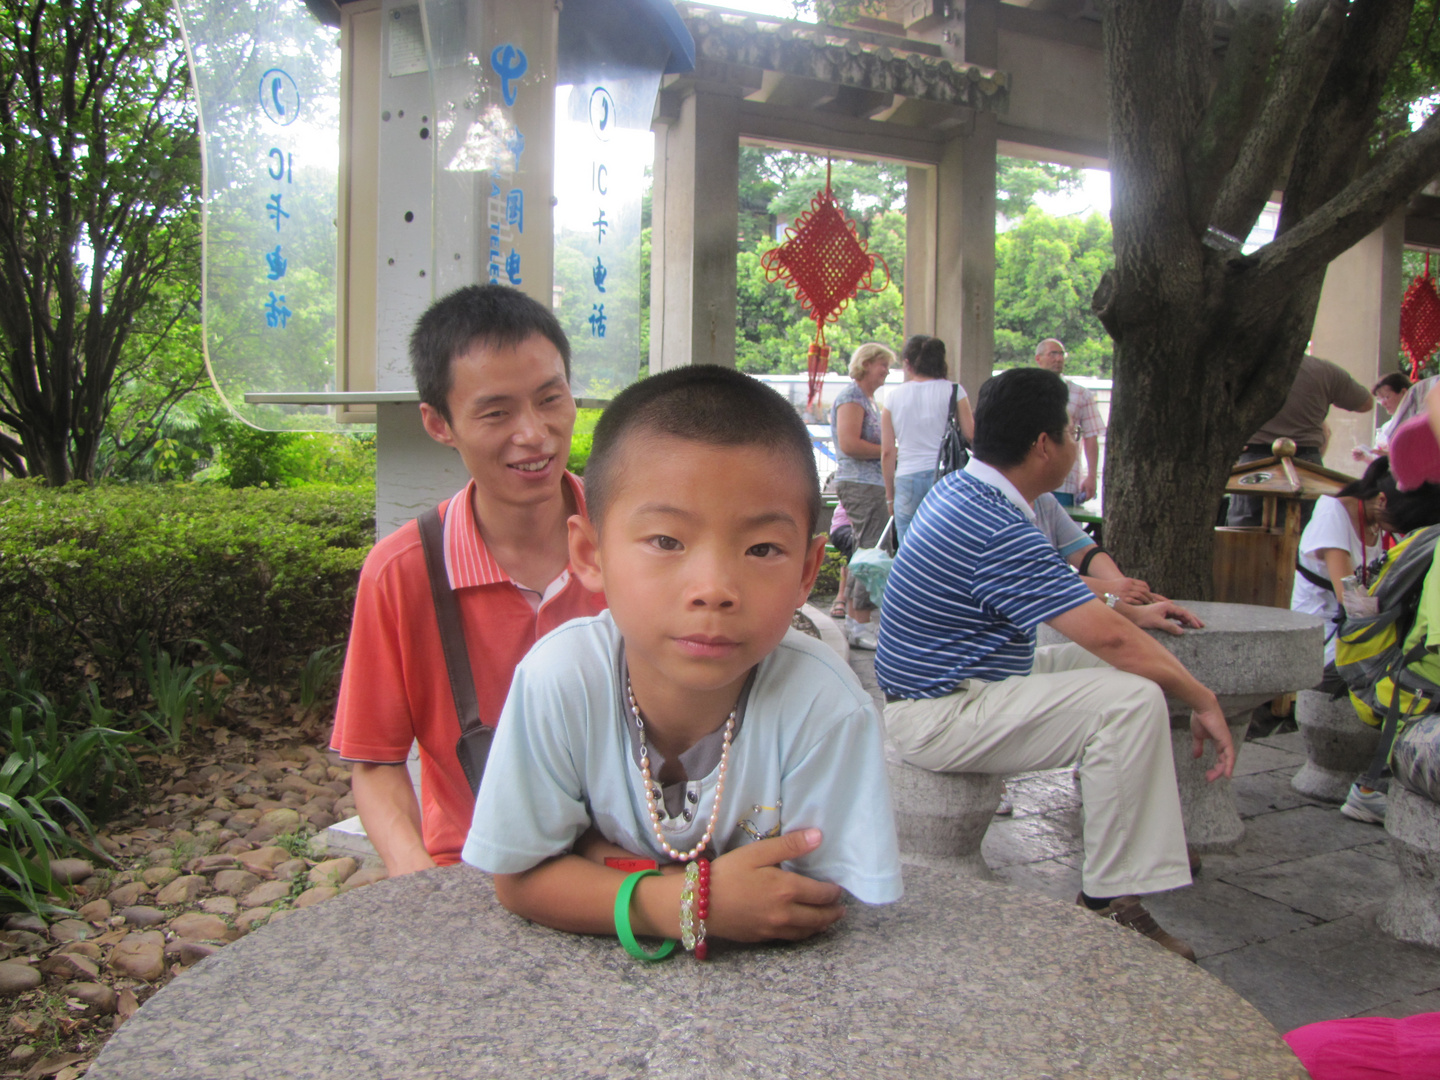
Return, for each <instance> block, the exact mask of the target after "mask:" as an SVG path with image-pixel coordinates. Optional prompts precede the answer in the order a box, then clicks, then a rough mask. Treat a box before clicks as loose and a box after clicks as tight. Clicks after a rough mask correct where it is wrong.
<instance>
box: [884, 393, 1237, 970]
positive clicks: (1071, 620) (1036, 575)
mask: <svg viewBox="0 0 1440 1080" xmlns="http://www.w3.org/2000/svg"><path fill="white" fill-rule="evenodd" d="M1069 400H1070V394H1069V391H1068V389H1067V388H1066V386H1065V382H1064V380H1063V379H1061V378H1060V377H1059V376H1058V375H1056V374H1054V373H1053V372H1049V371H1045V370H1042V369H1040V368H1017V369H1015V370H1012V371H1006V372H1002V373H1001V374H1000V375H997V376H995V377H994V378H992V379H990V380H988V381H987V382H986V383H985V385H984V386H982V387H981V388H980V394H979V398H978V400H977V403H976V408H975V440H974V447H973V450H972V455H971V458H970V464H969V465H967V466H966V468H965V470H964V471H963V472H957V473H952V474H950V475H949V476H947V477H945V478H944V479H943V480H941V481H940V482H939V483H938V484H936V485H935V487H934V488H933V489H932V490H931V491H930V494H929V495H927V496H926V497H925V501H924V502H923V503H922V504H921V505H920V509H919V511H918V512H917V513H916V515H915V517H914V519H913V520H912V521H911V523H910V529H909V531H908V532H907V533H906V534H905V543H904V545H902V547H901V549H900V553H899V554H898V555H897V556H896V558H895V563H894V566H893V567H892V568H891V571H890V579H889V582H888V584H887V585H886V587H885V607H884V616H883V618H882V619H881V623H880V648H879V651H878V652H877V653H876V657H875V673H876V675H877V676H878V677H879V680H880V686H881V688H882V689H883V690H884V691H885V697H886V702H887V704H886V706H885V727H886V731H887V733H888V735H889V737H890V738H892V739H894V740H895V743H896V744H897V746H898V747H899V749H900V753H901V756H902V757H903V758H904V760H905V761H907V762H909V763H910V764H911V765H915V766H918V767H919V768H922V769H930V770H933V771H935V772H979V773H995V774H1009V773H1020V772H1027V771H1029V770H1032V769H1053V768H1060V767H1063V766H1067V765H1072V764H1074V763H1076V762H1078V763H1079V771H1080V791H1081V802H1082V805H1083V821H1084V825H1083V832H1084V836H1083V840H1084V845H1085V858H1084V864H1083V869H1082V871H1081V893H1080V898H1079V899H1080V902H1081V903H1083V904H1085V905H1086V906H1087V907H1089V908H1090V909H1091V910H1093V911H1096V912H1098V913H1100V914H1102V915H1104V916H1105V917H1108V918H1112V919H1114V920H1115V921H1117V922H1119V923H1122V924H1123V925H1126V926H1130V927H1132V928H1134V929H1136V930H1138V931H1140V932H1141V933H1144V934H1145V935H1146V936H1148V937H1151V938H1154V939H1155V940H1156V941H1159V942H1160V943H1161V944H1162V945H1164V946H1166V948H1169V949H1172V950H1173V951H1175V952H1177V953H1179V954H1180V955H1182V956H1185V957H1186V958H1188V959H1190V960H1194V959H1195V954H1194V951H1193V950H1191V948H1190V947H1189V946H1188V945H1187V944H1185V943H1184V942H1183V941H1181V940H1179V939H1178V938H1175V937H1173V936H1171V935H1169V934H1167V933H1165V931H1163V930H1162V929H1160V927H1159V926H1157V925H1156V924H1155V920H1154V919H1153V918H1151V916H1150V914H1149V913H1148V912H1147V911H1146V910H1145V908H1144V907H1143V906H1142V905H1141V903H1140V901H1139V899H1138V898H1137V894H1143V893H1151V892H1161V891H1163V890H1166V889H1174V888H1178V887H1179V886H1182V885H1188V884H1190V866H1189V860H1188V857H1187V855H1186V851H1185V831H1184V827H1183V825H1182V822H1181V817H1180V796H1179V792H1178V791H1177V790H1176V787H1175V766H1174V762H1173V760H1172V757H1171V750H1170V745H1171V743H1170V723H1169V715H1168V711H1167V709H1166V706H1165V694H1167V693H1168V694H1170V695H1171V696H1173V697H1176V698H1179V699H1180V700H1182V701H1185V702H1187V703H1188V704H1189V705H1190V706H1191V707H1192V708H1193V709H1194V714H1193V717H1192V721H1191V730H1192V733H1193V734H1194V738H1195V754H1196V756H1199V754H1200V753H1201V750H1202V747H1203V743H1204V740H1206V739H1214V740H1215V745H1216V763H1215V766H1214V768H1212V769H1211V770H1210V771H1209V773H1208V774H1207V775H1208V777H1209V779H1210V780H1212V781H1213V780H1215V779H1217V778H1218V777H1220V776H1229V775H1230V773H1231V772H1232V770H1233V769H1234V767H1235V748H1234V745H1233V744H1232V743H1231V740H1230V729H1229V728H1228V727H1227V726H1226V723H1225V716H1224V714H1223V713H1222V712H1221V711H1220V704H1219V702H1218V701H1216V699H1215V695H1214V694H1213V693H1211V692H1210V691H1209V690H1207V689H1206V688H1205V687H1204V686H1202V685H1200V683H1199V682H1197V681H1196V680H1195V678H1194V676H1192V675H1191V674H1190V673H1189V672H1188V671H1186V670H1185V667H1184V665H1182V664H1181V663H1180V662H1179V661H1178V660H1176V659H1175V657H1174V656H1172V655H1171V654H1170V653H1169V652H1167V651H1166V650H1165V649H1164V648H1162V647H1161V646H1160V645H1159V644H1158V643H1157V642H1155V641H1154V640H1153V639H1151V638H1150V636H1149V635H1148V634H1145V633H1144V632H1143V631H1142V629H1141V628H1142V627H1146V628H1155V629H1164V630H1168V631H1169V632H1171V633H1176V634H1178V633H1181V632H1183V631H1182V629H1181V626H1182V625H1188V626H1199V625H1200V622H1199V620H1198V619H1196V618H1195V616H1194V615H1192V614H1191V613H1190V612H1188V611H1186V610H1185V609H1184V608H1181V607H1179V606H1178V605H1176V604H1173V603H1170V602H1169V601H1165V602H1162V603H1156V604H1147V605H1143V606H1141V605H1131V604H1126V603H1123V602H1121V601H1120V600H1119V597H1116V596H1107V597H1106V598H1105V599H1104V600H1102V599H1100V598H1098V597H1096V595H1095V594H1094V593H1092V592H1091V591H1090V590H1089V589H1088V588H1086V586H1085V585H1084V583H1083V582H1081V580H1080V578H1079V576H1078V575H1076V574H1075V572H1074V571H1073V570H1072V569H1071V568H1070V567H1069V566H1068V565H1067V564H1066V563H1065V561H1064V560H1063V559H1062V558H1061V557H1060V555H1059V553H1058V552H1057V551H1056V550H1055V548H1054V547H1052V546H1051V545H1050V543H1049V541H1047V540H1046V538H1045V537H1044V536H1043V535H1042V534H1041V533H1040V531H1039V530H1038V529H1037V528H1036V527H1035V524H1034V519H1035V511H1034V509H1033V507H1032V504H1033V502H1034V500H1035V499H1036V498H1038V497H1039V496H1040V495H1041V494H1042V493H1044V492H1047V491H1051V490H1053V489H1054V488H1055V487H1057V486H1058V485H1059V483H1060V481H1061V480H1063V479H1064V478H1065V476H1066V474H1067V473H1068V472H1069V471H1070V467H1071V465H1073V464H1074V461H1075V457H1076V454H1077V453H1078V452H1079V443H1078V439H1077V437H1076V435H1075V431H1074V425H1073V423H1072V421H1071V419H1070V416H1069V413H1068V405H1069ZM1042 622H1044V623H1049V624H1050V625H1051V626H1052V627H1054V628H1055V629H1056V630H1058V631H1059V632H1060V633H1062V634H1064V635H1065V636H1066V637H1068V638H1069V639H1070V640H1071V641H1072V642H1074V643H1075V644H1071V645H1059V646H1047V647H1045V648H1041V649H1037V648H1036V647H1035V628H1036V627H1037V626H1039V625H1040V623H1042Z"/></svg>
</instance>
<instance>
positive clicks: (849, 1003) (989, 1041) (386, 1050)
mask: <svg viewBox="0 0 1440 1080" xmlns="http://www.w3.org/2000/svg"><path fill="white" fill-rule="evenodd" d="M1062 1075H1063V1076H1077V1077H1082V1076H1083V1077H1126V1078H1127V1080H1161V1078H1169V1077H1176V1076H1206V1077H1210V1076H1221V1075H1235V1076H1245V1077H1262V1076H1263V1077H1266V1078H1267V1080H1301V1078H1302V1077H1304V1075H1305V1073H1304V1070H1303V1069H1302V1067H1301V1065H1300V1063H1299V1062H1298V1061H1297V1060H1296V1058H1295V1057H1294V1055H1293V1054H1291V1052H1290V1050H1289V1049H1288V1048H1287V1047H1286V1046H1285V1044H1284V1043H1283V1042H1282V1041H1281V1039H1280V1036H1279V1034H1278V1033H1277V1032H1276V1031H1275V1029H1274V1028H1273V1027H1272V1026H1271V1025H1270V1024H1269V1023H1268V1022H1267V1021H1266V1020H1265V1018H1264V1017H1263V1016H1261V1014H1260V1013H1259V1011H1258V1010H1256V1009H1255V1007H1254V1006H1253V1005H1250V1004H1249V1003H1248V1002H1246V1001H1245V1000H1244V999H1242V998H1241V997H1240V996H1239V995H1238V994H1236V993H1235V992H1234V991H1232V990H1230V989H1229V988H1227V987H1226V986H1225V985H1224V984H1223V983H1221V982H1220V981H1219V980H1218V979H1216V978H1215V977H1214V976H1213V975H1211V974H1210V973H1209V972H1207V971H1204V970H1202V969H1201V968H1199V967H1197V966H1196V965H1194V964H1188V963H1186V962H1185V961H1184V960H1182V959H1180V958H1179V957H1178V956H1175V955H1174V954H1172V953H1169V952H1166V951H1165V950H1163V949H1161V948H1160V947H1159V946H1157V945H1155V944H1154V943H1153V942H1150V941H1147V940H1146V939H1145V938H1143V937H1141V936H1140V935H1139V934H1137V933H1135V932H1133V931H1131V930H1126V929H1124V928H1122V927H1119V926H1116V925H1114V924H1113V923H1110V922H1107V921H1105V920H1103V919H1097V918H1095V917H1094V916H1093V915H1090V914H1089V913H1087V912H1084V911H1082V910H1080V909H1078V908H1077V907H1076V906H1075V905H1074V904H1072V903H1066V902H1063V901H1059V900H1053V899H1051V898H1049V897H1044V896H1037V895H1034V894H1030V893H1025V892H1023V891H1020V890H1017V889H1012V888H1009V887H1006V886H1003V885H998V884H993V883H990V882H984V881H976V880H975V879H973V878H967V877H964V876H957V875H955V874H953V873H947V872H944V871H940V870H932V869H929V868H926V867H921V866H907V867H906V868H905V896H904V898H903V899H901V900H900V901H899V902H898V903H896V904H892V905H885V906H881V907H868V906H866V905H864V904H856V903H852V904H850V906H849V910H848V911H847V912H846V916H845V918H844V919H842V920H841V921H840V923H838V924H837V925H836V927H835V928H834V929H833V930H831V931H829V932H827V933H824V934H821V935H819V936H817V937H815V938H813V939H811V940H810V941H806V942H801V943H798V944H794V945H771V946H749V947H746V946H735V945H731V944H729V943H727V942H723V941H716V942H713V943H712V945H711V952H710V960H709V961H707V962H704V963H701V962H699V961H696V960H695V959H694V958H693V957H691V956H689V955H687V954H683V953H682V954H681V955H677V956H674V957H672V958H671V959H669V960H666V961H663V962H661V963H656V964H646V963H643V962H641V961H638V960H634V959H632V958H631V957H629V956H628V955H626V953H625V952H624V950H622V949H621V948H620V946H619V945H618V944H617V943H616V941H615V940H614V938H608V937H591V936H586V935H576V934H564V933H560V932H558V931H554V930H549V929H546V928H544V927H541V926H537V925H536V924H534V923H531V922H527V921H526V920H524V919H520V918H517V917H516V916H514V915H511V914H510V913H509V912H507V911H505V910H504V909H503V908H502V907H500V905H499V904H498V903H497V902H496V900H495V894H494V890H493V888H492V886H491V882H490V879H489V877H488V876H487V875H485V874H482V873H480V872H479V871H478V870H473V869H471V868H470V867H467V866H450V867H443V868H438V869H433V870H425V871H422V872H420V873H416V874H407V875H405V876H404V877H399V878H391V879H390V880H388V881H381V882H378V883H376V884H374V885H371V886H368V887H366V888H364V889H357V890H355V891H354V892H350V893H346V894H345V895H344V896H339V897H336V898H335V899H333V900H328V901H326V902H325V903H324V904H319V905H317V906H315V907H312V908H307V909H306V910H304V911H298V912H296V913H295V914H294V915H293V916H292V917H290V918H288V919H285V920H283V921H282V922H279V923H276V924H273V925H270V926H267V927H265V928H263V929H261V930H259V931H256V932H255V933H252V934H250V935H248V936H247V937H244V938H242V939H241V940H239V941H237V942H235V943H234V944H233V945H228V946H226V947H225V948H224V949H223V950H221V951H220V952H218V953H216V954H215V955H214V956H211V957H209V958H208V959H206V960H203V961H201V962H200V963H198V964H196V965H195V966H194V967H193V968H191V969H190V970H189V971H188V972H187V973H186V974H185V976H184V977H183V978H179V979H176V980H174V981H173V982H171V983H170V984H169V985H168V986H166V987H164V988H163V989H162V990H160V991H159V992H158V993H157V994H155V995H154V996H153V997H151V998H150V999H149V1000H148V1001H146V1002H145V1004H144V1005H143V1006H142V1007H141V1009H140V1011H139V1012H138V1013H136V1014H135V1015H134V1016H132V1017H131V1018H130V1019H129V1020H127V1021H126V1022H125V1024H124V1026H123V1027H121V1028H120V1030H119V1031H117V1032H116V1033H115V1034H114V1036H113V1037H112V1038H111V1039H110V1041H109V1043H108V1044H106V1046H105V1049H104V1050H103V1052H102V1053H101V1054H100V1057H99V1059H98V1060H97V1061H96V1062H95V1064H94V1065H93V1066H92V1067H91V1069H90V1071H89V1073H88V1074H87V1076H88V1078H89V1080H165V1078H169V1077H175V1078H180V1077H205V1078H206V1080H240V1078H249V1077H258V1076H264V1077H272V1076H274V1077H279V1076H283V1077H286V1078H289V1080H322V1078H332V1077H357V1078H358V1077H392V1076H404V1077H407V1078H412V1080H442V1078H443V1080H469V1078H479V1077H486V1078H489V1077H505V1078H506V1080H528V1078H532V1077H533V1078H540V1080H558V1078H568V1077H576V1076H586V1077H616V1078H630V1077H634V1078H642V1077H643V1078H646V1080H686V1078H696V1077H715V1078H722V1077H742V1076H743V1077H747V1078H751V1080H781V1078H784V1077H808V1076H821V1077H825V1078H826V1080H881V1078H892V1077H904V1078H905V1080H932V1078H934V1080H956V1078H960V1077H976V1076H996V1077H1005V1078H1006V1080H1040V1078H1042V1077H1057V1076H1062Z"/></svg>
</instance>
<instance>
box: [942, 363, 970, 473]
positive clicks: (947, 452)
mask: <svg viewBox="0 0 1440 1080" xmlns="http://www.w3.org/2000/svg"><path fill="white" fill-rule="evenodd" d="M959 403H960V387H959V385H958V384H956V383H951V384H950V412H949V413H948V414H947V416H946V418H945V434H944V435H942V436H940V454H939V456H938V457H937V458H936V459H935V479H936V480H939V479H940V478H941V477H942V476H945V475H947V474H949V473H952V472H955V471H956V470H957V469H963V468H964V467H965V466H966V465H967V464H968V463H969V461H970V448H969V447H968V446H967V445H966V443H965V433H964V432H962V431H961V430H960V421H959V420H957V419H956V417H955V407H956V406H957V405H958V404H959Z"/></svg>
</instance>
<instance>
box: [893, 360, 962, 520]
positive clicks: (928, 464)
mask: <svg viewBox="0 0 1440 1080" xmlns="http://www.w3.org/2000/svg"><path fill="white" fill-rule="evenodd" d="M901 359H902V361H903V364H904V370H905V382H904V383H902V384H901V385H900V386H897V387H896V388H895V389H894V390H892V391H891V392H890V397H889V399H888V400H887V401H886V403H885V408H884V409H883V410H881V413H880V467H881V469H882V470H883V472H884V474H885V498H886V501H888V502H889V504H890V506H891V510H892V512H893V513H894V515H895V537H896V541H897V543H898V542H899V541H902V540H904V539H905V530H906V529H907V528H909V526H910V519H911V518H912V517H914V516H915V511H916V510H917V509H919V507H920V500H921V499H923V498H925V493H926V492H927V491H929V490H930V487H931V485H933V484H934V483H935V460H936V458H937V457H938V456H939V454H940V440H941V439H942V438H943V437H944V435H945V426H946V422H947V420H948V416H947V414H948V413H949V411H950V391H951V389H952V388H954V389H956V390H957V391H958V392H959V399H958V400H957V401H956V403H955V416H956V419H957V420H958V421H959V423H960V431H961V433H962V434H964V436H965V439H966V441H967V442H968V441H969V440H971V439H973V438H974V437H975V416H974V414H973V413H972V412H971V411H970V401H969V399H968V398H967V397H966V395H965V388H964V387H963V386H958V385H957V384H955V383H952V382H950V380H949V379H948V378H947V377H946V376H947V375H949V369H948V368H947V367H946V365H945V343H944V342H943V341H941V340H940V339H939V338H933V337H926V336H925V335H923V334H916V335H915V336H914V337H912V338H910V340H909V341H907V342H905V348H904V349H903V350H901Z"/></svg>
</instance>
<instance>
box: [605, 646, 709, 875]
mask: <svg viewBox="0 0 1440 1080" xmlns="http://www.w3.org/2000/svg"><path fill="white" fill-rule="evenodd" d="M625 699H626V700H627V701H628V702H629V704H630V715H631V716H633V717H634V718H635V728H636V731H637V732H638V734H639V736H640V775H641V776H642V777H644V779H645V807H646V809H648V810H649V811H650V828H651V829H652V830H653V831H654V833H655V842H656V843H657V844H659V845H660V850H661V851H663V852H665V854H666V855H668V856H670V858H672V859H674V860H676V861H677V862H689V861H690V860H692V859H695V858H697V857H698V856H699V855H700V853H701V852H702V851H704V850H705V849H706V848H707V847H709V846H710V838H711V836H713V835H714V833H715V822H716V821H718V820H719V818H720V799H721V796H723V795H724V794H725V769H726V767H727V766H728V765H729V762H730V740H731V739H733V738H734V736H735V710H734V709H731V710H730V715H729V716H727V717H726V718H725V735H724V741H723V742H722V743H721V747H720V772H719V775H718V776H717V778H716V781H715V805H714V806H713V807H712V808H711V810H710V823H709V824H708V825H706V826H705V835H704V836H702V837H700V841H699V843H697V844H696V845H695V846H694V847H693V848H691V849H690V850H689V851H676V850H675V849H674V848H673V847H671V846H670V842H669V841H668V840H666V839H665V833H664V831H663V830H662V829H661V828H660V809H659V806H658V804H657V801H656V796H655V785H654V784H653V783H651V780H650V746H649V744H648V743H647V742H646V741H645V721H644V720H643V719H642V718H641V716H640V706H638V705H636V704H635V691H633V690H632V689H631V688H630V676H629V675H628V674H627V675H626V676H625Z"/></svg>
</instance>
